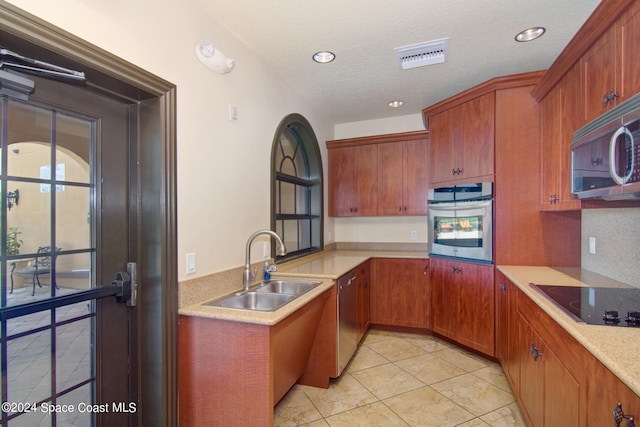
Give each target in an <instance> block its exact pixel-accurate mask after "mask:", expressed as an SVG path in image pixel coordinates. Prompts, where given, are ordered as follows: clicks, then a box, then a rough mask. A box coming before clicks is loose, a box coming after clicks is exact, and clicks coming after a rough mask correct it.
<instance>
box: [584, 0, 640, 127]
mask: <svg viewBox="0 0 640 427" xmlns="http://www.w3.org/2000/svg"><path fill="white" fill-rule="evenodd" d="M639 12H640V5H639V4H638V2H633V3H632V4H631V6H630V7H629V9H627V10H626V11H625V12H624V13H623V14H622V15H621V16H620V17H619V18H618V20H617V21H616V22H615V23H614V24H613V25H611V26H610V27H609V28H608V29H607V30H606V31H605V32H604V33H603V34H602V36H601V37H600V38H599V39H598V40H597V41H596V42H595V43H594V44H593V46H591V47H590V48H589V50H588V51H587V52H586V53H585V54H584V55H583V57H582V60H581V62H582V67H583V72H584V75H583V76H584V82H583V86H582V87H583V88H584V99H585V102H584V107H585V110H584V119H585V121H590V120H593V119H595V118H596V117H598V116H599V115H601V114H602V113H604V112H605V111H607V110H608V109H610V108H612V107H613V106H614V105H617V104H619V103H620V102H622V101H624V100H625V99H627V98H629V97H631V96H632V95H634V94H636V93H638V92H639V91H640V73H638V70H637V65H636V63H637V61H636V59H637V56H638V48H640V13H639Z"/></svg>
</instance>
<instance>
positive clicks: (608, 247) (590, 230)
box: [581, 208, 640, 287]
mask: <svg viewBox="0 0 640 427" xmlns="http://www.w3.org/2000/svg"><path fill="white" fill-rule="evenodd" d="M590 237H592V238H595V254H591V253H590V252H589V238H590ZM581 239H582V244H581V247H582V268H584V269H587V270H589V271H593V272H594V273H598V274H602V275H603V276H607V277H611V278H613V279H616V280H619V281H621V282H624V283H628V284H630V285H633V286H637V287H640V208H622V209H583V210H582V238H581Z"/></svg>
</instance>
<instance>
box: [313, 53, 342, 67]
mask: <svg viewBox="0 0 640 427" xmlns="http://www.w3.org/2000/svg"><path fill="white" fill-rule="evenodd" d="M334 59H336V55H335V54H334V53H333V52H329V51H328V50H324V51H321V52H316V53H314V54H313V60H314V61H316V62H318V63H320V64H326V63H327V62H331V61H333V60H334Z"/></svg>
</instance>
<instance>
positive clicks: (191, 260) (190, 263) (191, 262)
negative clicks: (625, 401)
mask: <svg viewBox="0 0 640 427" xmlns="http://www.w3.org/2000/svg"><path fill="white" fill-rule="evenodd" d="M195 272H196V253H195V252H191V253H188V254H187V274H193V273H195Z"/></svg>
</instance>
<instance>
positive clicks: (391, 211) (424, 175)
mask: <svg viewBox="0 0 640 427" xmlns="http://www.w3.org/2000/svg"><path fill="white" fill-rule="evenodd" d="M428 149H429V147H428V144H426V143H425V141H424V140H413V141H402V142H387V143H384V144H378V215H381V216H382V215H426V214H427V189H428V185H429V184H428V183H429V176H428V172H429V161H428V159H429V150H428Z"/></svg>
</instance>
